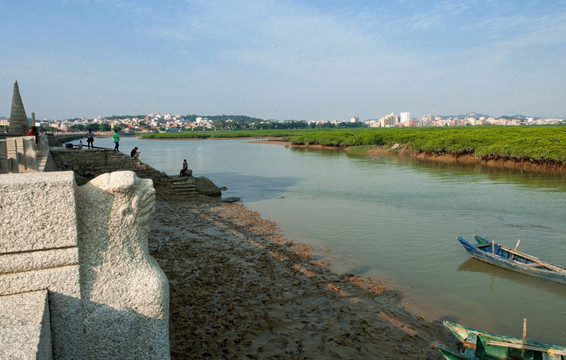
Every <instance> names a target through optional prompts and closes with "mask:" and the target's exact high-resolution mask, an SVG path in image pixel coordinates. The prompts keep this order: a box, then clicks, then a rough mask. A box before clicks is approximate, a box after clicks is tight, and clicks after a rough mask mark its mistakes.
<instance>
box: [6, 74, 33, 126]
mask: <svg viewBox="0 0 566 360" xmlns="http://www.w3.org/2000/svg"><path fill="white" fill-rule="evenodd" d="M29 129H30V128H29V123H28V117H27V116H26V110H25V109H24V103H23V102H22V97H21V96H20V88H19V87H18V82H17V81H14V93H13V95H12V111H11V113H10V131H9V134H11V135H20V136H25V135H27V133H28V131H29Z"/></svg>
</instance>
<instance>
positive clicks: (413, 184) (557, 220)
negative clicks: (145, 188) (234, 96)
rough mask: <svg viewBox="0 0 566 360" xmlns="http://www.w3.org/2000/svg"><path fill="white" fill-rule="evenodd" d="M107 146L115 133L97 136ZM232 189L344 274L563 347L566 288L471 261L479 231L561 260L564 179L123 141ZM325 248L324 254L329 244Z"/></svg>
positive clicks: (424, 306) (434, 311)
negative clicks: (471, 244) (466, 243)
mask: <svg viewBox="0 0 566 360" xmlns="http://www.w3.org/2000/svg"><path fill="white" fill-rule="evenodd" d="M95 145H96V146H106V147H112V140H111V139H109V138H102V139H96V140H95ZM134 146H137V147H139V150H140V151H141V156H140V160H141V161H143V162H145V163H147V164H149V165H151V166H153V167H155V168H157V169H159V170H161V171H165V172H166V173H168V174H178V172H179V170H180V169H181V165H182V161H183V159H184V158H186V159H187V161H188V162H189V168H190V169H192V170H193V175H194V176H206V177H208V178H210V179H211V180H212V181H213V182H215V183H216V184H217V185H218V186H226V187H227V188H228V190H226V191H225V192H224V193H223V196H224V197H228V196H238V197H241V199H242V200H241V203H243V204H244V205H245V206H246V207H247V208H249V209H252V210H256V211H259V212H260V213H261V214H262V216H263V217H264V218H267V219H271V220H273V221H275V222H277V224H278V225H279V227H280V228H281V229H282V231H283V232H284V234H285V235H286V236H287V237H288V238H290V239H292V240H294V241H295V242H300V243H301V242H302V243H306V244H308V245H311V246H313V247H314V248H315V249H318V250H321V251H318V252H317V255H319V256H321V257H324V258H326V259H328V260H330V261H331V263H332V269H333V270H334V271H337V272H340V273H355V274H359V275H361V276H369V277H374V278H378V279H382V280H386V281H388V282H389V283H391V284H394V285H395V286H397V287H399V288H400V289H401V290H402V291H404V292H405V293H406V296H407V298H408V299H409V301H410V302H412V303H415V304H417V305H418V307H417V308H418V310H419V311H424V312H425V313H427V314H428V315H430V316H431V317H433V318H438V319H449V320H452V321H456V322H460V323H462V324H465V325H468V326H472V327H477V328H481V329H485V330H488V331H491V332H496V333H502V334H507V335H514V336H521V334H522V321H523V318H527V320H528V327H527V333H528V338H530V339H532V340H537V341H542V342H547V343H555V344H559V345H566V285H562V284H557V283H552V282H549V281H545V280H540V279H537V278H532V277H529V276H526V275H521V274H516V273H513V272H511V271H508V270H504V269H499V268H497V267H494V266H492V265H489V264H484V263H482V262H479V261H477V260H472V259H470V258H469V256H468V254H467V253H466V252H465V250H464V249H463V248H462V247H461V246H460V244H459V243H458V241H457V236H458V235H462V236H463V237H464V238H466V239H468V240H470V241H473V234H479V235H482V236H485V237H487V238H489V239H492V240H495V241H497V242H500V243H502V244H504V245H507V246H510V247H514V246H515V243H516V241H517V240H518V239H521V244H520V246H519V250H522V251H524V252H526V253H529V254H532V255H535V256H537V257H539V258H541V259H544V260H547V261H550V262H553V263H556V264H561V265H566V177H565V176H564V175H553V174H536V173H529V172H521V171H518V170H501V169H493V168H480V167H473V166H454V165H446V164H442V165H440V164H436V163H427V162H422V161H419V160H416V159H404V158H399V157H394V156H391V157H389V156H386V157H378V158H368V157H352V156H348V155H347V154H346V153H344V152H340V151H318V150H310V149H296V148H290V147H285V146H279V145H272V144H267V142H265V143H259V144H258V143H248V142H246V141H245V140H141V139H138V138H134V137H123V138H122V140H121V145H120V148H121V150H122V151H123V152H127V153H129V151H130V150H131V149H132V148H133V147H134ZM323 249H326V250H329V252H326V251H322V250H323Z"/></svg>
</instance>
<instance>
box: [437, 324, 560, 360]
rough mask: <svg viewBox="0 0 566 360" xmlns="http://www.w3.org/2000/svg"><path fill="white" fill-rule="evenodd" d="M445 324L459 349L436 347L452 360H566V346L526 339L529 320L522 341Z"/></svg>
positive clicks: (439, 345) (440, 345)
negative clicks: (456, 341) (457, 343)
mask: <svg viewBox="0 0 566 360" xmlns="http://www.w3.org/2000/svg"><path fill="white" fill-rule="evenodd" d="M443 324H444V326H445V327H446V328H447V329H448V330H450V332H451V333H452V334H453V335H454V336H455V337H456V339H457V340H458V342H459V348H458V349H457V350H455V349H452V348H449V347H447V346H444V345H442V344H436V347H437V348H438V350H439V351H440V353H441V354H442V356H444V358H446V359H448V360H459V359H477V360H484V359H490V360H491V359H500V360H507V359H509V360H511V359H523V360H527V359H531V360H566V347H564V346H559V345H550V344H544V343H540V342H536V341H531V340H527V339H526V319H525V320H524V323H523V338H522V339H521V338H517V337H512V336H505V335H497V334H492V333H489V332H487V331H483V330H478V329H474V328H470V327H467V326H463V325H459V324H456V323H453V322H450V321H444V322H443Z"/></svg>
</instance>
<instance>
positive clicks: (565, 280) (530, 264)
mask: <svg viewBox="0 0 566 360" xmlns="http://www.w3.org/2000/svg"><path fill="white" fill-rule="evenodd" d="M481 239H483V238H481ZM483 240H485V239H483ZM458 241H459V242H460V244H461V245H462V246H463V247H464V249H465V250H466V251H467V252H468V254H469V255H470V256H471V257H473V258H475V259H478V260H481V261H484V262H486V263H489V264H492V265H495V266H499V267H501V268H504V269H508V270H512V271H515V272H519V273H522V274H525V275H530V276H536V277H538V278H542V279H545V280H549V281H554V282H558V283H562V284H566V271H551V270H548V269H545V268H543V267H539V266H537V264H536V262H534V261H530V260H529V259H522V260H524V261H525V263H521V262H519V261H515V260H510V259H509V258H507V257H506V256H508V255H509V252H508V250H509V249H506V248H504V247H502V246H500V245H498V244H496V243H489V242H487V243H486V242H482V243H479V244H470V243H469V242H468V241H466V240H465V239H464V238H462V237H461V236H459V237H458ZM501 253H503V254H505V255H506V256H502V255H500V254H501ZM553 266H554V267H556V268H561V269H562V267H559V266H556V265H553Z"/></svg>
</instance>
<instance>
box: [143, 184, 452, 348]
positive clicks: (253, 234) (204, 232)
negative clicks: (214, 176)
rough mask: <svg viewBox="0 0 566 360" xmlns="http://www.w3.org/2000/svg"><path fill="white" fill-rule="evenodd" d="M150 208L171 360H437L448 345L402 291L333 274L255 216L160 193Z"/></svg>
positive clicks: (444, 336)
mask: <svg viewBox="0 0 566 360" xmlns="http://www.w3.org/2000/svg"><path fill="white" fill-rule="evenodd" d="M156 200H157V201H156V214H155V218H154V221H153V223H152V226H151V229H152V230H151V233H150V238H149V248H150V252H151V254H152V255H153V256H154V257H155V258H156V260H157V261H158V263H159V265H160V266H161V268H162V269H163V270H164V272H165V273H166V275H167V278H168V279H169V283H170V295H171V299H170V342H171V355H172V358H173V359H187V358H190V359H209V358H214V359H219V358H222V359H223V358H226V359H239V358H247V359H271V358H274V359H377V358H379V359H399V358H404V359H440V358H441V356H440V354H439V352H438V351H437V349H436V348H435V347H434V344H435V343H437V342H441V343H445V344H448V345H452V346H454V343H453V342H454V340H453V339H452V338H451V337H450V336H449V334H448V333H447V331H445V330H444V329H443V326H442V324H441V323H440V322H439V321H434V320H432V319H430V318H429V317H428V316H427V314H423V313H419V312H418V311H417V310H414V309H416V307H412V306H411V305H410V304H408V303H407V300H406V299H405V298H404V295H403V292H402V291H400V290H399V289H397V288H395V287H392V286H390V285H388V284H386V283H384V282H381V281H379V280H377V279H369V278H362V277H359V276H357V275H353V274H344V275H340V274H336V273H333V272H332V271H330V270H329V266H328V263H327V262H325V261H324V260H321V259H316V258H314V257H313V256H312V254H311V251H312V249H311V248H309V247H308V246H306V245H304V244H301V243H300V239H299V240H298V241H297V239H286V238H284V237H283V236H282V235H281V233H280V231H279V229H278V227H277V225H276V224H275V223H273V222H271V221H268V220H265V219H262V218H261V216H260V215H259V214H258V213H257V212H254V211H250V210H248V209H246V208H245V207H243V206H242V205H238V204H225V203H222V202H221V201H220V200H219V199H214V198H209V197H204V196H199V197H182V196H179V195H177V194H175V193H174V192H173V191H172V190H171V189H170V188H167V187H165V186H163V187H158V188H157V199H156Z"/></svg>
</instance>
